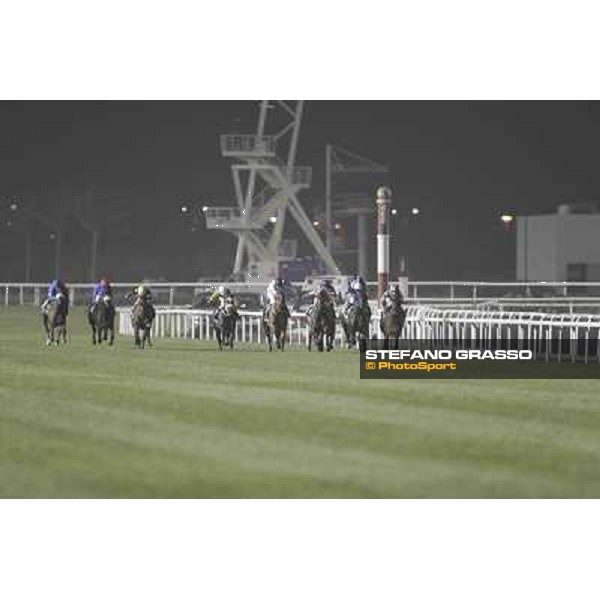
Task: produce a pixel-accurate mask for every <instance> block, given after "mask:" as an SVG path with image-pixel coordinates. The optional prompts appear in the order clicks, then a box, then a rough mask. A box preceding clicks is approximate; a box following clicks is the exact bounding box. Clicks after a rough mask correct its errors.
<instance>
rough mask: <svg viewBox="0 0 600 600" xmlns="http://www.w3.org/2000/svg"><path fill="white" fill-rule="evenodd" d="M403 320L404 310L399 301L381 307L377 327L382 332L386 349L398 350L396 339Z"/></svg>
mask: <svg viewBox="0 0 600 600" xmlns="http://www.w3.org/2000/svg"><path fill="white" fill-rule="evenodd" d="M405 320H406V311H405V310H404V308H403V307H402V303H401V302H400V301H393V302H392V304H391V305H390V306H388V307H385V308H384V309H383V313H382V315H381V319H380V321H379V327H380V329H381V333H382V334H383V339H384V348H385V349H386V350H398V340H399V339H400V336H401V335H402V330H403V329H404V321H405ZM390 346H391V347H390Z"/></svg>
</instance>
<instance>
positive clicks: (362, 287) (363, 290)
mask: <svg viewBox="0 0 600 600" xmlns="http://www.w3.org/2000/svg"><path fill="white" fill-rule="evenodd" d="M348 291H354V292H356V293H357V294H358V295H359V296H360V299H361V301H362V303H363V304H366V302H367V286H366V284H365V280H364V279H363V278H362V277H361V276H360V275H358V274H357V275H355V276H354V277H353V278H352V279H351V280H350V281H349V283H348Z"/></svg>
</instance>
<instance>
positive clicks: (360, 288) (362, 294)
mask: <svg viewBox="0 0 600 600" xmlns="http://www.w3.org/2000/svg"><path fill="white" fill-rule="evenodd" d="M353 304H358V306H360V307H361V308H363V309H364V310H366V311H367V312H368V315H369V317H370V316H371V307H370V306H369V299H368V297H367V286H366V284H365V280H364V279H363V278H362V277H361V276H360V275H358V274H357V275H355V276H354V277H353V278H352V279H351V280H350V281H349V282H348V291H347V292H346V300H345V302H344V307H343V310H344V313H345V314H347V311H348V309H349V308H350V306H351V305H353Z"/></svg>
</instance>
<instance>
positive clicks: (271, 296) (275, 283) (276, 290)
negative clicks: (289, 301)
mask: <svg viewBox="0 0 600 600" xmlns="http://www.w3.org/2000/svg"><path fill="white" fill-rule="evenodd" d="M277 294H281V298H282V300H283V303H284V304H285V293H284V286H283V279H281V277H277V278H276V279H273V280H272V281H271V283H269V285H268V287H267V302H268V305H269V306H272V305H273V303H274V302H275V298H276V296H277Z"/></svg>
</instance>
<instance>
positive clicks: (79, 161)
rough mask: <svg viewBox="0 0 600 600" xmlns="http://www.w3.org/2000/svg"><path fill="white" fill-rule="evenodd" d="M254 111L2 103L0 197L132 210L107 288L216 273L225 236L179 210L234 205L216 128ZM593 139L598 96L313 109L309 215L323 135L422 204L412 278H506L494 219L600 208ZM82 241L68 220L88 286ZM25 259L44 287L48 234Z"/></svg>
mask: <svg viewBox="0 0 600 600" xmlns="http://www.w3.org/2000/svg"><path fill="white" fill-rule="evenodd" d="M256 116H257V104H256V103H252V102H240V101H235V102H205V101H199V102H0V132H1V135H0V195H1V196H7V195H11V194H20V195H23V196H24V197H25V198H28V197H35V198H37V199H38V202H39V206H40V207H41V210H42V211H48V212H51V211H52V209H53V206H52V204H53V202H56V197H57V195H58V194H59V189H61V188H62V189H63V190H64V189H70V190H83V189H85V187H86V186H88V185H91V184H93V185H94V186H95V190H96V193H97V195H98V198H99V199H101V200H102V199H103V198H108V197H112V198H113V199H114V198H118V199H119V200H118V201H119V202H120V203H121V204H122V206H123V207H124V208H125V210H124V215H125V214H126V215H127V216H126V217H125V216H124V217H123V219H122V221H123V222H122V223H121V224H120V227H115V228H114V231H108V232H107V233H106V235H105V236H104V238H103V240H102V244H101V247H100V264H101V269H102V270H103V271H106V272H108V273H109V274H110V275H111V277H112V278H113V279H115V280H118V279H121V280H123V279H137V278H141V277H144V276H166V277H168V278H170V279H184V280H190V279H195V278H197V277H199V276H210V275H225V274H226V273H227V272H228V270H229V267H230V265H231V262H232V257H231V253H232V251H233V247H234V238H233V237H230V236H228V235H227V234H225V233H220V232H218V233H217V232H212V231H211V232H207V231H201V232H197V233H191V231H190V230H189V227H188V226H187V225H186V224H185V222H184V221H183V220H182V218H181V216H180V214H179V212H178V208H179V205H180V199H181V198H186V197H187V198H196V199H197V200H199V201H202V202H203V201H206V202H207V203H213V204H214V203H216V204H223V205H229V204H233V189H232V184H231V176H230V172H229V163H228V162H227V161H226V160H225V159H222V158H221V157H220V155H219V146H218V135H219V134H220V133H227V132H235V131H237V132H247V133H252V132H253V131H254V129H255V126H256V124H255V120H256ZM598 140H600V104H598V103H589V102H577V103H575V102H405V101H399V102H356V101H329V102H322V101H321V102H316V101H315V102H308V103H307V104H306V106H305V113H304V121H303V127H302V130H301V134H300V143H299V156H298V163H299V164H309V165H312V166H313V169H314V171H315V172H314V179H313V181H314V183H313V188H312V190H310V191H309V192H307V193H305V195H304V198H305V199H306V202H307V206H310V205H311V203H312V202H316V199H320V198H322V196H323V188H324V183H323V181H324V146H325V144H326V143H327V142H332V143H335V144H339V145H341V146H344V147H347V148H349V149H353V150H355V151H357V152H359V153H361V154H363V155H366V156H370V157H371V158H373V159H374V160H377V161H379V162H383V163H388V164H389V165H390V167H391V173H390V175H389V178H388V181H389V183H391V185H392V188H393V190H394V201H395V204H396V205H397V206H398V207H402V206H406V207H411V206H419V207H420V208H421V210H422V214H421V217H420V218H419V220H418V221H415V222H414V223H412V224H411V228H410V230H409V231H408V233H407V239H406V240H403V242H402V243H403V244H404V246H405V247H408V254H409V257H410V268H411V278H412V279H420V280H423V279H450V278H452V279H479V280H482V279H487V280H495V279H514V277H515V272H514V271H515V264H514V263H515V259H514V238H513V235H512V234H511V233H507V232H506V231H504V230H503V228H502V226H501V224H500V223H499V219H498V216H499V213H500V212H501V211H503V210H513V211H515V212H516V213H517V214H530V213H540V212H549V211H553V210H554V209H555V207H556V205H557V204H559V203H561V202H565V201H591V202H594V201H597V200H599V199H600V177H599V176H598V170H597V168H596V161H597V158H596V145H597V143H598ZM366 191H367V192H368V191H369V189H367V190H366ZM107 206H110V205H109V204H107ZM22 238H23V235H22V233H21V232H20V231H19V230H18V229H16V228H15V227H13V228H12V229H6V227H4V226H3V227H2V228H0V280H11V279H13V280H15V279H19V280H20V279H23V270H24V267H23V252H22V248H23V241H22ZM87 239H88V238H87V237H86V235H85V233H83V232H82V231H81V228H80V227H78V226H77V225H76V224H75V223H73V222H71V223H69V224H68V227H67V233H66V234H65V238H64V254H65V259H64V263H63V264H64V268H63V270H64V273H62V276H63V277H65V278H66V279H68V280H71V281H74V280H82V279H84V278H85V272H86V271H85V269H86V264H87V263H86V261H85V259H84V256H85V255H86V253H87V252H88V242H87ZM374 244H375V240H374V239H373V247H374ZM34 250H35V256H34V265H33V278H34V279H36V280H46V279H49V278H50V277H51V276H52V268H51V266H52V259H51V255H52V247H51V242H50V241H49V239H48V235H47V232H44V231H43V230H42V229H41V228H39V230H36V232H35V244H34ZM372 254H374V252H373V253H372ZM369 275H371V276H372V275H373V274H369Z"/></svg>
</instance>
